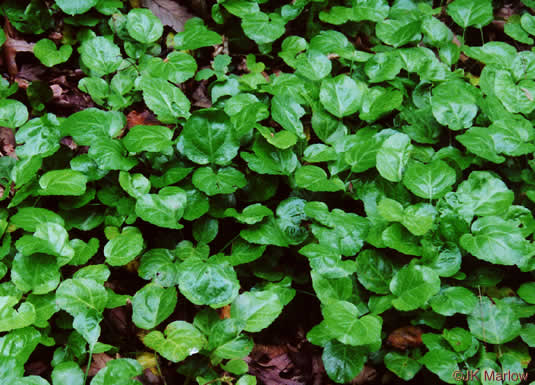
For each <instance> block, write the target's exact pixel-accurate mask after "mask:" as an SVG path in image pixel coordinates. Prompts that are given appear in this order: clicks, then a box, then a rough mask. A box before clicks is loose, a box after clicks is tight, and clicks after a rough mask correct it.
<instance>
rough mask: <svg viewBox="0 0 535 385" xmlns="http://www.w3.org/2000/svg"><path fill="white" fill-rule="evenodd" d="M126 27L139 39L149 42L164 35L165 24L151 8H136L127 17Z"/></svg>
mask: <svg viewBox="0 0 535 385" xmlns="http://www.w3.org/2000/svg"><path fill="white" fill-rule="evenodd" d="M126 29H127V30H128V34H129V35H130V36H132V37H133V38H134V39H136V40H137V41H139V42H141V43H144V44H149V43H154V42H155V41H156V40H158V39H159V38H160V37H161V36H162V33H163V24H162V22H161V21H160V19H158V18H157V17H156V16H154V14H153V13H152V12H151V11H150V10H148V9H143V8H134V9H132V10H131V11H130V12H128V15H127V17H126Z"/></svg>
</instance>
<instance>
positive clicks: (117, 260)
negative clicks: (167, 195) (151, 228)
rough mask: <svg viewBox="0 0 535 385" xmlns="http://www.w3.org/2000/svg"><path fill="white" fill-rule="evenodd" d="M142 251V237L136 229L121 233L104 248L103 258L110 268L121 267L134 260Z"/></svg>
mask: <svg viewBox="0 0 535 385" xmlns="http://www.w3.org/2000/svg"><path fill="white" fill-rule="evenodd" d="M142 250H143V236H142V235H141V232H140V231H139V230H138V229H137V228H136V227H125V228H124V229H123V232H122V233H121V234H120V235H118V236H117V237H115V238H113V239H112V240H110V241H108V243H106V245H105V246H104V256H105V257H106V262H107V263H108V265H110V266H122V265H126V264H127V263H128V262H130V261H132V260H133V259H134V258H136V257H137V256H138V255H139V254H141V251H142Z"/></svg>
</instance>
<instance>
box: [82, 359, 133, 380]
mask: <svg viewBox="0 0 535 385" xmlns="http://www.w3.org/2000/svg"><path fill="white" fill-rule="evenodd" d="M142 371H143V367H142V366H141V364H140V363H139V362H138V361H136V360H134V359H132V358H118V359H115V360H111V361H108V362H107V363H106V366H105V367H104V368H102V369H101V370H99V372H98V373H97V374H96V375H95V377H93V380H91V385H112V384H120V385H123V384H124V385H135V384H136V383H137V382H139V381H137V380H134V377H137V376H139V375H140V374H141V373H142Z"/></svg>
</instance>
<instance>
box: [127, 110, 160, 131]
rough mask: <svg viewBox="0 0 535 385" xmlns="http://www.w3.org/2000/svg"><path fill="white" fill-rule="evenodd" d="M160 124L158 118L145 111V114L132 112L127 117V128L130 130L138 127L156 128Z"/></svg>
mask: <svg viewBox="0 0 535 385" xmlns="http://www.w3.org/2000/svg"><path fill="white" fill-rule="evenodd" d="M160 124H161V122H160V121H159V120H158V119H156V116H155V115H154V114H153V113H152V112H150V111H148V110H145V111H143V112H137V111H130V112H129V113H128V115H127V116H126V126H127V127H128V128H132V127H134V126H138V125H144V126H156V125H160Z"/></svg>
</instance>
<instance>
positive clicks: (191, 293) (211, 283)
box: [178, 257, 240, 307]
mask: <svg viewBox="0 0 535 385" xmlns="http://www.w3.org/2000/svg"><path fill="white" fill-rule="evenodd" d="M179 268H180V276H179V279H178V288H179V290H180V292H181V293H182V294H183V295H184V296H185V297H186V298H187V299H188V300H189V301H191V302H193V303H194V304H196V305H211V306H214V307H221V306H224V305H227V304H229V303H231V302H232V301H233V300H234V299H235V298H236V297H237V296H238V291H239V288H240V284H239V282H238V278H237V276H236V272H235V271H234V269H233V268H232V266H231V265H230V264H229V263H228V262H226V261H225V262H218V261H214V260H211V259H209V260H208V261H204V260H203V259H201V258H198V257H190V258H188V259H186V260H185V261H184V262H182V264H181V265H180V267H179Z"/></svg>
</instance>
